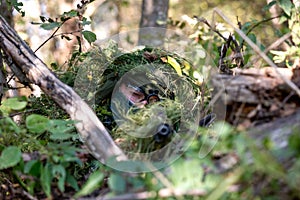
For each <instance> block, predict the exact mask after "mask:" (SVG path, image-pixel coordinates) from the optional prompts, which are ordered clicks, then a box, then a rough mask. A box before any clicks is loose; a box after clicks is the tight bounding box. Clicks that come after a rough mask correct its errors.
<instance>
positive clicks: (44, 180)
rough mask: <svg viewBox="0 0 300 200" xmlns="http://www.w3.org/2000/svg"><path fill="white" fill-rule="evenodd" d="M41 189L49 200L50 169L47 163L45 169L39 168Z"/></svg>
mask: <svg viewBox="0 0 300 200" xmlns="http://www.w3.org/2000/svg"><path fill="white" fill-rule="evenodd" d="M40 181H41V185H42V188H43V190H44V192H45V194H46V195H47V197H48V198H49V199H51V198H50V197H51V181H52V176H51V169H50V164H49V163H47V164H46V165H45V167H42V168H41V177H40Z"/></svg>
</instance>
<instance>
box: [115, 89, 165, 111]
mask: <svg viewBox="0 0 300 200" xmlns="http://www.w3.org/2000/svg"><path fill="white" fill-rule="evenodd" d="M120 92H121V93H123V94H124V95H125V97H126V98H127V99H128V100H129V101H130V102H131V103H132V104H133V105H135V106H136V107H138V108H143V107H144V106H145V105H147V104H152V103H155V102H157V101H160V98H159V97H158V93H159V91H158V90H157V89H153V88H152V87H150V88H145V90H144V89H141V88H139V87H134V86H131V85H126V84H122V85H121V87H120Z"/></svg>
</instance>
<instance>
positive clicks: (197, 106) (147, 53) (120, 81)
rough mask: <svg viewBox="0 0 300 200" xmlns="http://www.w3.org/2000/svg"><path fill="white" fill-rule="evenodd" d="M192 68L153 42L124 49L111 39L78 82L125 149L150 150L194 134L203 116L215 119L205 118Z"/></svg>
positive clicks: (93, 56) (92, 54) (90, 59)
mask: <svg viewBox="0 0 300 200" xmlns="http://www.w3.org/2000/svg"><path fill="white" fill-rule="evenodd" d="M192 72H193V67H192V66H191V64H190V63H189V62H188V61H187V60H185V59H183V58H181V57H180V56H178V55H176V54H175V53H172V52H167V51H165V50H162V49H159V48H148V47H145V48H142V49H138V50H135V51H132V52H129V53H123V52H121V51H120V50H119V49H118V46H117V45H116V44H115V43H114V42H111V43H110V45H109V47H108V48H105V49H104V48H102V49H100V48H95V49H93V50H92V51H91V52H90V54H89V55H88V56H87V58H86V59H85V60H84V61H83V62H82V63H81V68H80V71H79V72H78V74H79V77H78V78H77V81H76V83H75V88H77V90H79V91H78V92H79V93H81V96H82V97H86V98H85V99H86V100H87V101H88V102H89V103H90V104H91V105H92V106H93V107H94V108H95V111H96V113H97V116H98V117H99V118H100V120H101V121H102V122H103V124H104V125H105V126H106V128H107V129H108V130H109V131H110V133H111V135H112V137H113V138H114V139H115V141H116V143H117V144H118V145H119V146H120V147H121V148H122V149H125V150H126V151H127V152H138V153H149V152H153V151H157V150H159V149H162V148H165V146H167V145H168V144H169V143H170V142H174V141H175V142H174V145H175V146H177V147H178V143H182V142H181V141H180V140H182V139H183V140H184V141H186V140H189V139H192V138H193V136H194V135H195V133H196V131H197V128H198V125H199V121H200V125H202V126H206V125H208V124H210V123H211V121H212V120H213V118H214V116H213V115H209V116H208V117H206V118H204V119H202V120H200V111H201V105H202V106H203V102H200V101H201V95H203V90H201V89H200V88H201V85H200V83H199V82H198V81H197V80H196V79H193V78H192ZM174 138H177V139H175V140H174ZM179 146H180V145H179ZM180 149H181V148H178V150H179V151H181V150H180ZM173 150H174V149H172V145H171V147H170V148H168V149H167V151H173ZM164 151H166V150H164Z"/></svg>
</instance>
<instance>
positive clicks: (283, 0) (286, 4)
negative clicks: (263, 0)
mask: <svg viewBox="0 0 300 200" xmlns="http://www.w3.org/2000/svg"><path fill="white" fill-rule="evenodd" d="M279 6H280V7H281V8H282V10H283V11H284V12H285V14H287V15H288V16H290V15H291V11H292V8H293V4H292V2H291V1H290V0H279Z"/></svg>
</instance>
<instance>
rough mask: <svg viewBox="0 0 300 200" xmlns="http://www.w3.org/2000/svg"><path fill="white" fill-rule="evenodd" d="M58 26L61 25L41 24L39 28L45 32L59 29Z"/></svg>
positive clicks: (54, 23)
mask: <svg viewBox="0 0 300 200" xmlns="http://www.w3.org/2000/svg"><path fill="white" fill-rule="evenodd" d="M60 25H61V24H60V23H59V22H51V23H43V24H42V25H41V28H43V29H45V30H51V29H54V28H57V27H59V26H60Z"/></svg>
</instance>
